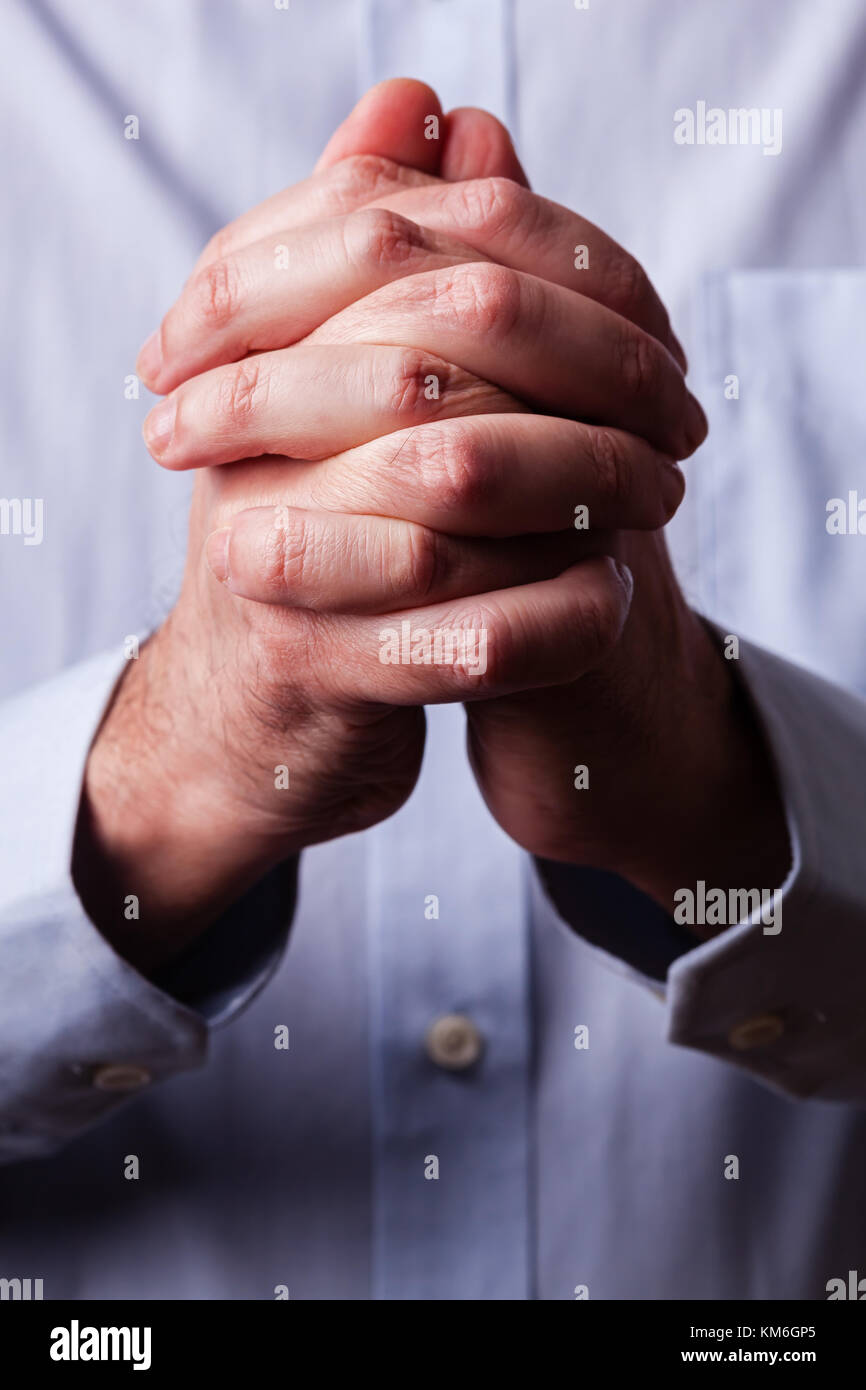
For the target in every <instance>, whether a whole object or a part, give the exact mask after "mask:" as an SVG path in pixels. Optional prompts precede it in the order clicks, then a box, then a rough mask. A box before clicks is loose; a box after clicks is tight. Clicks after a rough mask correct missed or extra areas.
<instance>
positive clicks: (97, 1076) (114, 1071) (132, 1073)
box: [93, 1062, 150, 1091]
mask: <svg viewBox="0 0 866 1390" xmlns="http://www.w3.org/2000/svg"><path fill="white" fill-rule="evenodd" d="M149 1080H150V1072H149V1071H148V1070H147V1068H146V1067H136V1066H133V1065H132V1063H130V1062H108V1063H107V1064H106V1065H105V1066H103V1067H97V1068H96V1071H95V1072H94V1073H93V1085H94V1086H96V1087H97V1088H98V1089H99V1090H100V1091H138V1090H140V1088H141V1087H142V1086H146V1085H147V1083H148V1081H149Z"/></svg>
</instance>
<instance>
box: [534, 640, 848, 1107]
mask: <svg viewBox="0 0 866 1390" xmlns="http://www.w3.org/2000/svg"><path fill="white" fill-rule="evenodd" d="M736 667H737V674H738V676H739V678H740V679H741V681H742V682H743V684H744V687H745V689H746V691H747V693H748V695H749V697H750V699H751V701H752V704H753V707H754V709H755V711H756V714H757V717H758V719H759V722H760V724H761V726H762V728H763V731H764V735H765V738H766V741H767V745H768V748H769V750H770V753H771V755H772V758H773V761H774V763H775V767H776V774H777V778H778V784H779V788H780V791H781V795H782V799H783V802H784V806H785V814H786V819H787V824H788V833H789V837H790V843H791V852H792V863H791V867H790V870H789V873H788V875H787V877H786V879H785V882H784V883H782V884H780V885H777V888H776V894H775V908H774V911H773V913H772V921H770V920H768V918H769V916H770V914H768V913H765V915H764V917H763V918H762V917H761V915H760V911H756V912H753V913H752V914H751V915H749V916H747V917H744V918H743V919H742V920H741V921H739V922H737V923H735V924H734V925H732V926H728V927H727V928H725V929H724V930H723V931H721V932H720V933H719V935H717V936H715V937H714V938H713V939H712V940H710V941H707V942H704V943H702V944H700V945H697V946H695V945H694V938H693V937H691V938H690V937H689V936H688V933H687V932H686V929H685V928H683V927H681V926H679V925H678V924H676V923H675V922H674V920H673V918H672V917H669V916H668V915H667V914H666V913H664V912H663V911H662V910H661V909H660V908H658V906H657V905H656V904H654V903H651V902H650V901H649V900H648V899H647V898H645V897H644V895H642V894H639V893H638V892H637V890H635V889H633V888H632V887H631V886H630V885H625V884H622V883H621V881H617V883H618V886H617V888H616V891H614V892H611V889H610V885H609V884H607V885H604V884H602V883H601V878H602V877H604V878H611V879H612V878H613V876H609V875H605V876H596V878H595V880H594V882H593V886H592V889H591V895H590V898H589V900H588V901H589V909H588V908H587V899H586V898H585V896H584V895H583V894H582V893H581V892H580V890H579V889H578V887H577V885H576V883H575V881H574V880H572V881H571V882H569V881H568V876H569V874H570V873H571V870H570V869H569V868H568V867H566V868H565V869H563V866H562V865H556V866H552V868H553V872H551V866H549V865H548V864H546V863H544V862H540V863H539V864H538V868H539V872H540V875H541V878H542V881H543V883H544V885H545V888H546V890H547V893H548V895H549V896H550V897H551V899H552V901H553V903H554V906H555V907H556V908H557V910H558V912H559V913H560V915H561V916H562V917H563V918H564V920H565V921H566V922H567V923H568V924H569V925H570V926H572V927H573V928H574V929H575V930H577V931H578V932H580V933H581V934H582V935H586V936H587V937H588V939H589V940H591V941H592V943H593V944H594V945H596V946H599V947H601V948H602V949H603V950H604V951H606V952H608V953H609V954H610V955H612V956H613V957H616V958H618V960H619V961H623V962H625V964H626V966H627V967H628V969H629V970H630V972H631V973H634V974H635V975H636V976H637V977H638V978H641V979H643V980H645V982H646V983H647V984H649V985H650V987H653V988H655V990H656V992H658V985H657V983H656V982H657V981H658V980H659V978H660V977H661V976H662V974H663V972H664V971H666V976H667V979H666V988H665V990H664V998H665V1001H666V1008H667V1012H668V1025H667V1036H668V1039H669V1041H670V1042H673V1043H676V1044H678V1045H680V1046H683V1047H690V1048H695V1049H698V1050H699V1051H703V1052H707V1053H709V1054H710V1055H711V1056H714V1057H718V1058H721V1059H722V1060H724V1061H727V1062H730V1063H731V1064H733V1065H734V1066H737V1067H739V1068H742V1069H743V1070H745V1071H748V1072H750V1073H751V1074H752V1075H754V1076H755V1077H756V1078H758V1079H759V1080H761V1081H763V1082H765V1083H766V1084H767V1085H769V1086H771V1087H772V1088H773V1089H775V1090H778V1091H781V1092H783V1093H785V1094H787V1095H790V1096H796V1097H813V1098H817V1099H822V1100H840V1101H849V1102H858V1103H859V1102H866V1009H864V1003H863V998H864V985H863V980H864V977H866V854H864V852H863V847H862V841H863V836H864V831H866V701H864V700H863V699H861V698H859V697H858V696H856V695H854V694H851V693H850V692H848V691H846V690H844V689H842V688H841V687H838V686H835V685H832V684H830V683H829V682H827V681H825V680H822V679H821V678H820V677H818V676H816V675H813V674H812V673H811V672H809V671H806V670H804V669H802V668H800V667H797V666H794V665H792V664H791V663H790V662H787V661H785V660H783V659H782V658H781V657H778V656H775V655H773V654H772V653H770V652H767V651H764V650H762V649H761V648H758V647H756V646H753V645H752V644H750V643H746V642H742V641H741V643H740V657H739V660H738V661H737V663H736ZM576 872H579V871H576ZM591 872H592V871H590V873H591ZM585 881H586V880H584V882H585ZM768 886H769V885H763V887H768ZM593 895H594V896H593ZM595 899H598V900H599V901H602V902H603V907H601V908H599V909H598V910H594V909H593V907H592V903H593V901H594V900H595ZM579 900H580V901H579ZM642 934H648V937H647V936H646V935H644V936H643V939H642Z"/></svg>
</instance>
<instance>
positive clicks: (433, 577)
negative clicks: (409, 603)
mask: <svg viewBox="0 0 866 1390" xmlns="http://www.w3.org/2000/svg"><path fill="white" fill-rule="evenodd" d="M441 557H442V539H441V537H440V536H439V535H438V533H437V532H436V531H431V530H430V528H429V527H428V526H420V525H418V524H416V523H415V522H409V523H407V524H406V526H405V528H403V535H402V538H401V542H400V544H399V545H398V546H397V547H396V553H394V554H393V555H392V557H391V559H390V561H389V568H390V571H391V576H392V579H391V582H392V592H393V593H395V594H396V595H398V596H399V595H409V596H410V597H411V598H412V600H413V601H415V602H420V601H421V600H423V599H426V598H427V597H428V595H429V594H431V593H433V592H434V591H435V589H436V586H437V584H438V581H439V578H440V575H441V572H442V559H441Z"/></svg>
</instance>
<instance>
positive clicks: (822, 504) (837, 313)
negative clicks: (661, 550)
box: [687, 270, 866, 694]
mask: <svg viewBox="0 0 866 1390" xmlns="http://www.w3.org/2000/svg"><path fill="white" fill-rule="evenodd" d="M698 323H699V325H700V340H699V343H698V352H697V354H696V355H695V364H694V365H695V368H696V372H695V376H696V382H697V389H698V392H699V394H700V396H701V399H702V401H703V404H704V406H705V408H706V410H707V414H708V416H709V419H710V436H709V439H708V441H707V443H706V445H705V446H704V447H703V448H702V449H701V450H700V451H699V452H698V454H697V455H696V457H695V459H694V461H693V463H690V464H689V465H687V468H688V470H689V489H690V492H691V493H692V498H691V501H692V506H691V508H690V509H689V513H688V516H689V523H690V525H691V526H692V527H693V528H694V531H693V535H692V538H691V542H692V543H691V549H692V554H693V559H694V566H693V573H694V576H695V579H696V588H697V594H696V597H697V601H698V603H699V605H700V606H701V607H702V609H703V611H705V612H706V613H707V614H708V616H710V617H713V618H715V619H717V620H718V621H719V622H721V623H723V624H724V625H725V626H726V628H727V630H729V631H730V632H733V633H738V634H740V635H741V636H743V637H747V638H751V639H752V640H753V641H756V642H758V643H760V644H761V645H762V646H765V647H768V648H770V649H772V650H774V651H777V652H779V653H780V654H781V655H783V656H787V657H788V658H789V659H790V660H792V661H796V662H798V663H799V664H800V665H803V666H807V667H809V668H811V669H812V670H814V671H817V672H818V673H819V674H821V675H824V676H826V677H827V678H828V679H830V680H833V681H835V682H837V683H839V684H842V685H845V686H848V687H849V688H851V689H855V690H859V691H860V692H861V693H862V694H866V271H864V270H829V271H787V270H786V271H760V270H757V271H756V270H749V271H735V272H730V273H723V274H713V275H711V276H708V277H707V278H706V280H705V281H704V283H703V285H702V290H701V304H700V313H699V317H698ZM861 504H862V515H861V512H860V510H859V508H860V505H861ZM858 522H859V527H862V533H861V531H860V529H859V527H858Z"/></svg>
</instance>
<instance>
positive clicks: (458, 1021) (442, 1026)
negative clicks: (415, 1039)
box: [427, 1014, 484, 1071]
mask: <svg viewBox="0 0 866 1390" xmlns="http://www.w3.org/2000/svg"><path fill="white" fill-rule="evenodd" d="M483 1051H484V1039H483V1038H482V1036H481V1034H480V1033H479V1031H478V1029H477V1028H476V1027H475V1024H474V1023H473V1022H472V1020H471V1018H466V1017H465V1016H464V1015H463V1014H445V1015H443V1017H442V1018H437V1019H436V1022H435V1023H432V1024H431V1025H430V1028H429V1029H428V1030H427V1056H428V1057H429V1058H430V1061H431V1062H435V1063H436V1065H437V1067H445V1069H446V1070H447V1071H466V1070H467V1068H469V1067H473V1066H474V1065H475V1063H476V1062H477V1061H478V1059H479V1057H480V1056H481V1054H482V1052H483Z"/></svg>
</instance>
